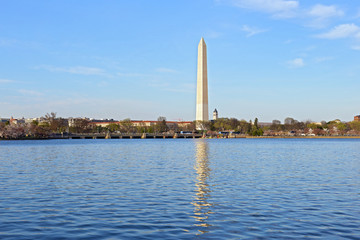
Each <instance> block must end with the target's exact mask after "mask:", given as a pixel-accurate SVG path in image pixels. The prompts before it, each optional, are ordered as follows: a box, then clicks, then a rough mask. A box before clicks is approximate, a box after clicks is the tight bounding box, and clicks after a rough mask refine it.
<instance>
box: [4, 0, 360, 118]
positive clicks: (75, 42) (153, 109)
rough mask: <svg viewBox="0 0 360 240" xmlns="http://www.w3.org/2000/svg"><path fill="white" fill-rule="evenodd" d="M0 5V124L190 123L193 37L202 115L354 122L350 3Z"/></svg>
mask: <svg viewBox="0 0 360 240" xmlns="http://www.w3.org/2000/svg"><path fill="white" fill-rule="evenodd" d="M0 3H1V8H0V117H10V116H14V117H15V118H21V117H25V118H30V117H39V116H44V115H45V114H46V113H48V112H57V115H58V116H60V117H90V118H113V119H119V120H121V119H125V118H131V119H134V120H138V119H142V120H156V119H157V117H159V116H165V117H166V118H167V119H168V120H180V119H181V120H190V121H191V120H194V119H195V106H196V69H197V46H198V43H199V41H200V39H201V37H204V39H205V41H206V44H207V64H208V87H209V112H210V115H211V114H212V111H213V110H214V109H215V108H216V109H217V110H218V112H219V117H236V118H238V119H245V120H247V121H248V120H250V119H252V120H253V119H254V118H255V117H257V118H258V119H259V121H261V122H271V121H272V120H274V119H278V120H281V121H282V122H283V120H284V119H285V118H286V117H292V118H295V119H297V120H299V121H303V120H308V119H311V120H313V121H322V120H326V121H330V120H334V119H336V118H339V119H341V120H343V121H351V120H353V117H354V115H358V114H360V100H359V97H358V92H359V91H358V90H359V89H360V60H359V55H360V2H359V3H358V2H356V1H350V0H345V1H343V0H342V1H340V0H328V1H321V0H315V1H314V0H311V1H310V0H307V1H301V0H208V1H204V0H198V1H188V0H184V1H145V0H142V1H137V0H134V1H118V0H108V1H94V0H87V1H85V0H79V1H70V0H62V1H45V0H34V1H26V0H22V1H1V0H0ZM209 117H210V118H211V116H209Z"/></svg>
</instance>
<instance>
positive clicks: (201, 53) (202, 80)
mask: <svg viewBox="0 0 360 240" xmlns="http://www.w3.org/2000/svg"><path fill="white" fill-rule="evenodd" d="M206 59H207V56H206V44H205V41H204V38H201V40H200V43H199V46H198V65H197V90H196V121H209V109H208V83H207V82H208V81H207V60H206Z"/></svg>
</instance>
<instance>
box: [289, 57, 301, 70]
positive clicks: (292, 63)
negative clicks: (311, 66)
mask: <svg viewBox="0 0 360 240" xmlns="http://www.w3.org/2000/svg"><path fill="white" fill-rule="evenodd" d="M287 64H288V65H289V67H292V68H300V67H303V66H305V63H304V60H303V59H302V58H295V59H293V60H290V61H288V62H287Z"/></svg>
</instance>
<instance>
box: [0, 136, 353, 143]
mask: <svg viewBox="0 0 360 240" xmlns="http://www.w3.org/2000/svg"><path fill="white" fill-rule="evenodd" d="M71 139H106V138H19V139H0V142H1V141H25V140H35V141H36V140H71ZM109 139H360V136H232V137H219V138H218V137H205V138H204V137H196V138H195V137H187V138H181V137H179V138H177V137H159V138H153V137H150V138H140V137H134V138H132V137H131V138H130V137H124V138H109Z"/></svg>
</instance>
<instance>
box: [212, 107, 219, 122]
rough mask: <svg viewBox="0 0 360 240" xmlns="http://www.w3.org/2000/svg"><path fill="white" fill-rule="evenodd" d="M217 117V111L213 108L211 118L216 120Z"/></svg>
mask: <svg viewBox="0 0 360 240" xmlns="http://www.w3.org/2000/svg"><path fill="white" fill-rule="evenodd" d="M218 118H219V115H218V111H217V110H216V108H215V110H214V111H213V120H217V119H218Z"/></svg>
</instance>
